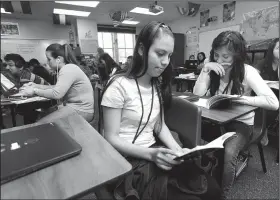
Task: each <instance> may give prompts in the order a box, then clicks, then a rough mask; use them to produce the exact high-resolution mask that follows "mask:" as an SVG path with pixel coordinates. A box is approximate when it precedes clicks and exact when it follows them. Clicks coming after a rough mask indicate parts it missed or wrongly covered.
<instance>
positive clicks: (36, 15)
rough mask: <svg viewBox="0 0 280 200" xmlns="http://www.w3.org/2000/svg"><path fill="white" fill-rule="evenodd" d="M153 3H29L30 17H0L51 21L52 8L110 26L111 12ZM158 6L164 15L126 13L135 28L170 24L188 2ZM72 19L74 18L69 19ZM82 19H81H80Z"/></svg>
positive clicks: (117, 0)
mask: <svg viewBox="0 0 280 200" xmlns="http://www.w3.org/2000/svg"><path fill="white" fill-rule="evenodd" d="M153 2H154V1H147V0H142V1H139V0H104V1H103V0H101V2H100V3H99V5H98V6H97V7H96V8H88V7H82V6H73V5H66V4H57V3H54V1H30V7H31V11H32V15H30V14H22V13H13V14H10V15H8V14H1V16H2V17H9V18H20V19H37V20H50V21H52V12H53V8H63V9H69V10H80V11H90V12H91V14H90V15H89V16H88V17H87V19H92V20H94V21H96V22H97V24H112V20H111V19H110V17H109V13H110V12H111V11H119V10H121V11H128V12H129V11H130V10H132V9H133V8H135V7H136V6H139V7H146V8H148V7H149V5H150V4H152V3H153ZM193 2H195V3H199V4H201V6H200V10H205V9H207V8H211V7H214V6H216V5H220V4H222V2H221V1H205V0H204V1H193ZM158 5H159V6H162V7H163V8H164V13H162V14H160V15H158V16H150V15H141V14H135V13H130V12H129V13H128V15H129V16H130V17H133V18H134V19H133V20H135V21H140V23H139V24H137V25H136V27H142V26H144V25H145V24H147V23H148V22H150V21H151V20H157V21H162V22H165V23H167V22H171V21H174V20H177V19H179V18H181V17H182V16H181V15H180V14H179V12H178V11H177V8H176V6H177V5H178V6H181V7H188V1H186V0H174V1H172V0H160V1H158ZM71 18H72V19H73V18H74V17H71ZM81 18H82V17H81Z"/></svg>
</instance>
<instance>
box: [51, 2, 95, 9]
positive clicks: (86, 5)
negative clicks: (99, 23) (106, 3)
mask: <svg viewBox="0 0 280 200" xmlns="http://www.w3.org/2000/svg"><path fill="white" fill-rule="evenodd" d="M55 3H63V4H69V5H75V6H85V7H91V8H95V7H96V6H97V5H98V4H99V1H55Z"/></svg>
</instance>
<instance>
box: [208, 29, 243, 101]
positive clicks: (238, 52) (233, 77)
mask: <svg viewBox="0 0 280 200" xmlns="http://www.w3.org/2000/svg"><path fill="white" fill-rule="evenodd" d="M221 47H227V49H228V50H229V51H230V52H232V54H233V62H232V64H231V67H232V70H231V72H230V75H229V82H228V85H227V86H226V88H225V92H226V93H227V92H228V88H229V84H230V83H231V81H232V89H231V94H238V95H243V93H244V87H243V85H242V82H243V80H244V74H245V67H244V64H245V63H248V56H247V53H246V41H245V40H244V38H243V36H242V35H241V34H240V33H238V32H236V31H224V32H222V33H220V34H219V35H218V36H217V37H216V38H215V39H214V40H213V43H212V49H211V51H210V59H209V60H210V62H216V60H215V59H214V51H215V50H218V49H219V48H221ZM219 87H220V76H219V75H218V74H216V73H215V72H213V71H211V72H210V86H209V89H210V95H211V96H214V95H215V94H216V92H217V90H218V89H219Z"/></svg>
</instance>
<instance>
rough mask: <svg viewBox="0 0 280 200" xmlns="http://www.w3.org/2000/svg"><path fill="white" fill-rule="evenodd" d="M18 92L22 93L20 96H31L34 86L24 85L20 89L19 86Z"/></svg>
mask: <svg viewBox="0 0 280 200" xmlns="http://www.w3.org/2000/svg"><path fill="white" fill-rule="evenodd" d="M20 93H21V94H22V96H27V97H30V96H33V95H34V94H35V93H34V87H32V86H26V87H24V88H22V89H21V88H20Z"/></svg>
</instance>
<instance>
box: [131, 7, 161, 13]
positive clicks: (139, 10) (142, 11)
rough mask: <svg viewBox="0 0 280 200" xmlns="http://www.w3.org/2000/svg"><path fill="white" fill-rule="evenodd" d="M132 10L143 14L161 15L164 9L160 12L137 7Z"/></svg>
mask: <svg viewBox="0 0 280 200" xmlns="http://www.w3.org/2000/svg"><path fill="white" fill-rule="evenodd" d="M130 12H132V13H138V14H143V15H159V14H161V13H163V12H164V11H161V12H158V13H152V12H150V11H149V8H141V7H136V8H134V9H132V10H131V11H130Z"/></svg>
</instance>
